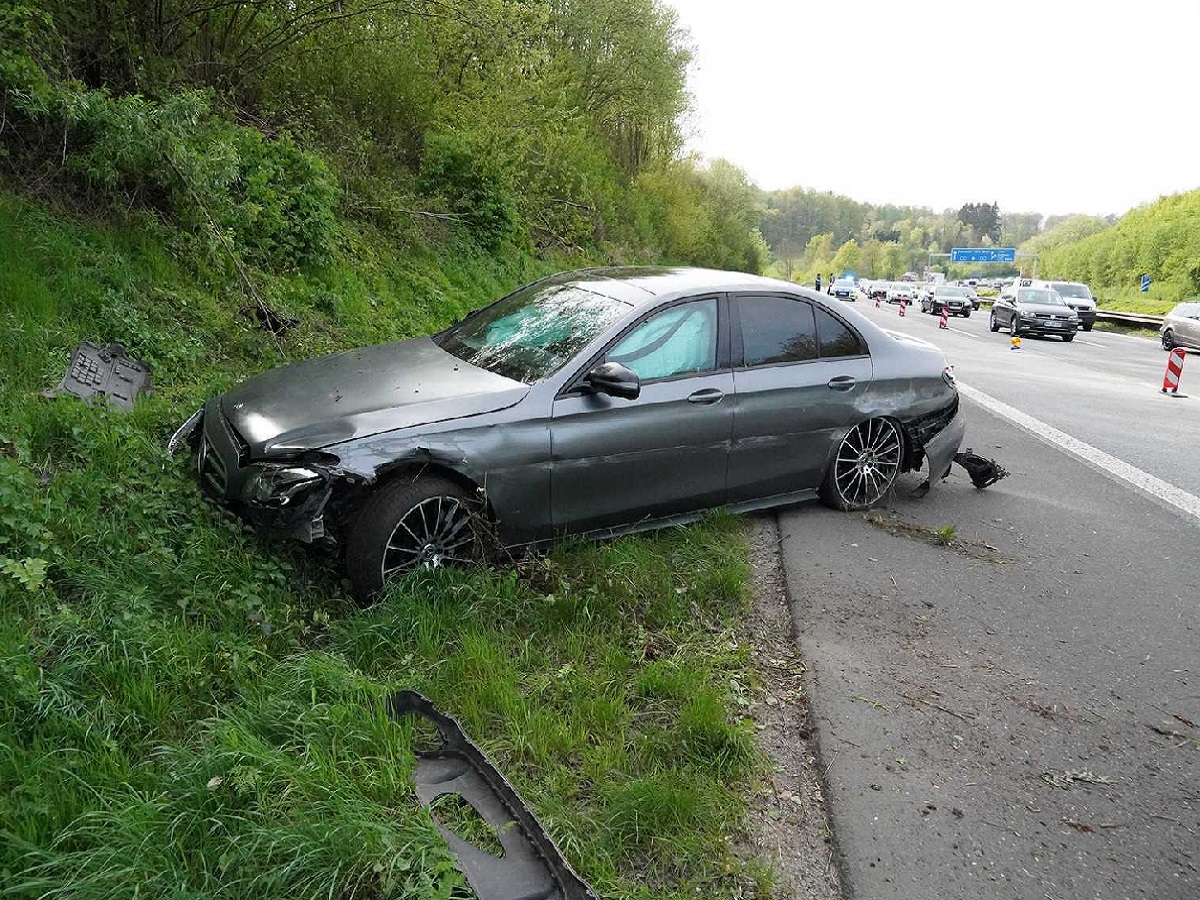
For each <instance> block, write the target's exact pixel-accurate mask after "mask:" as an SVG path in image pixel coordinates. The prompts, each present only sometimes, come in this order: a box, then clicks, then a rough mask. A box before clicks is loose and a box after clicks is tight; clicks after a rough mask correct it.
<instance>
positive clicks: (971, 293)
mask: <svg viewBox="0 0 1200 900" xmlns="http://www.w3.org/2000/svg"><path fill="white" fill-rule="evenodd" d="M963 290H964V291H966V292H967V299H968V300H970V301H971V309H973V310H976V311H978V310H979V295H978V294H977V293H975V288H973V287H965V288H963Z"/></svg>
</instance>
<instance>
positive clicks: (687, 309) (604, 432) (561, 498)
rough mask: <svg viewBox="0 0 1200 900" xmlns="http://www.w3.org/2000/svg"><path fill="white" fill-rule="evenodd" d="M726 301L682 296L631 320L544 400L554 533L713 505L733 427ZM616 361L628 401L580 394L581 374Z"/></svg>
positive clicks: (721, 490) (720, 493)
mask: <svg viewBox="0 0 1200 900" xmlns="http://www.w3.org/2000/svg"><path fill="white" fill-rule="evenodd" d="M728 331H729V328H728V306H727V302H726V300H725V298H724V297H722V296H708V297H702V298H689V299H687V300H685V301H682V302H677V303H674V304H671V305H670V306H667V307H665V308H660V309H657V310H655V311H654V312H653V313H651V314H649V315H647V316H646V317H644V318H643V319H642V320H640V321H638V322H636V323H634V324H633V325H632V326H630V327H629V328H628V329H626V330H625V331H624V332H623V333H622V334H621V335H619V336H618V337H617V338H615V339H614V341H613V342H612V343H611V344H610V345H609V346H608V347H607V348H606V350H605V351H604V352H603V353H601V354H600V355H599V356H597V357H595V358H594V359H593V360H592V361H591V362H590V363H589V364H588V365H587V366H585V367H584V369H583V370H581V371H580V372H579V373H578V376H577V377H576V378H575V380H574V381H573V382H571V383H569V384H568V386H567V388H566V389H565V390H564V391H562V392H560V394H559V396H558V397H557V398H556V399H555V401H554V409H553V414H552V419H551V426H550V428H551V476H550V481H551V491H550V493H551V510H552V516H553V520H554V527H555V529H556V530H557V531H559V532H580V531H591V530H595V529H600V528H609V527H614V526H619V525H627V524H630V523H633V522H636V521H638V520H641V519H657V518H662V517H666V516H671V515H676V514H679V513H689V512H694V511H698V510H703V509H707V508H709V507H713V506H719V505H720V504H722V503H723V502H724V501H725V490H726V476H727V469H728V462H729V442H730V437H731V434H732V430H733V373H732V371H731V368H730V365H729V334H728ZM601 362H618V363H620V364H621V365H624V366H626V367H627V368H629V369H632V370H633V371H634V372H636V373H637V374H638V377H639V378H640V379H641V394H640V396H639V397H638V398H637V399H636V400H622V399H617V398H614V397H609V396H606V395H603V394H595V393H587V392H586V389H585V388H583V387H581V380H582V377H583V375H585V374H586V372H587V371H588V370H590V369H591V368H593V367H594V366H595V365H599V364H600V363H601Z"/></svg>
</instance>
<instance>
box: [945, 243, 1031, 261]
mask: <svg viewBox="0 0 1200 900" xmlns="http://www.w3.org/2000/svg"><path fill="white" fill-rule="evenodd" d="M1016 261H1017V248H1016V247H952V248H951V249H950V262H985V263H986V262H990V263H1002V262H1007V263H1010V262H1016Z"/></svg>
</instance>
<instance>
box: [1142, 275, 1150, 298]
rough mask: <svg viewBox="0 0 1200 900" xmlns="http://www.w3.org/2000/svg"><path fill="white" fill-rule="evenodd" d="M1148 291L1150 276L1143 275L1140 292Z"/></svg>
mask: <svg viewBox="0 0 1200 900" xmlns="http://www.w3.org/2000/svg"><path fill="white" fill-rule="evenodd" d="M1149 292H1150V276H1149V275H1143V276H1142V293H1143V294H1146V293H1149Z"/></svg>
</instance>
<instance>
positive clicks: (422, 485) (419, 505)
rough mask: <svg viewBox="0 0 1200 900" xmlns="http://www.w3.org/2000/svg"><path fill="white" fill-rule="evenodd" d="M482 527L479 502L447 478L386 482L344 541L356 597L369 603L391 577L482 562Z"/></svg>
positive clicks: (364, 508)
mask: <svg viewBox="0 0 1200 900" xmlns="http://www.w3.org/2000/svg"><path fill="white" fill-rule="evenodd" d="M481 522H482V516H481V511H480V509H479V504H478V502H476V501H474V500H472V498H471V496H470V495H469V494H468V493H467V491H466V490H465V489H464V488H463V487H462V485H459V484H456V483H455V482H453V481H450V480H449V479H447V478H442V477H439V476H422V475H418V476H416V477H409V476H401V477H399V478H397V479H395V480H393V481H391V482H388V483H387V484H385V485H384V486H383V487H381V488H379V489H378V490H377V491H376V492H375V494H374V495H372V496H371V498H370V499H369V500H368V501H367V502H366V505H365V506H363V508H362V511H361V512H360V513H359V515H358V518H357V520H356V521H355V522H354V525H353V527H352V528H351V530H350V537H349V540H348V541H347V542H346V572H347V574H348V575H349V576H350V583H351V584H352V585H353V586H354V593H355V595H356V596H357V597H358V599H359V601H360V602H362V603H364V604H369V603H373V602H375V601H377V600H378V599H379V597H380V594H381V592H382V591H383V587H384V583H385V582H386V581H387V580H388V579H389V578H391V577H393V576H394V575H402V574H405V573H407V572H411V571H414V570H416V569H419V568H438V567H441V566H461V565H469V564H471V563H474V562H478V561H480V560H481V559H482V558H483V554H482V548H483V546H484V539H483V531H484V529H482V528H481V527H480V525H481ZM397 535H400V537H399V538H398V537H397Z"/></svg>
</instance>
